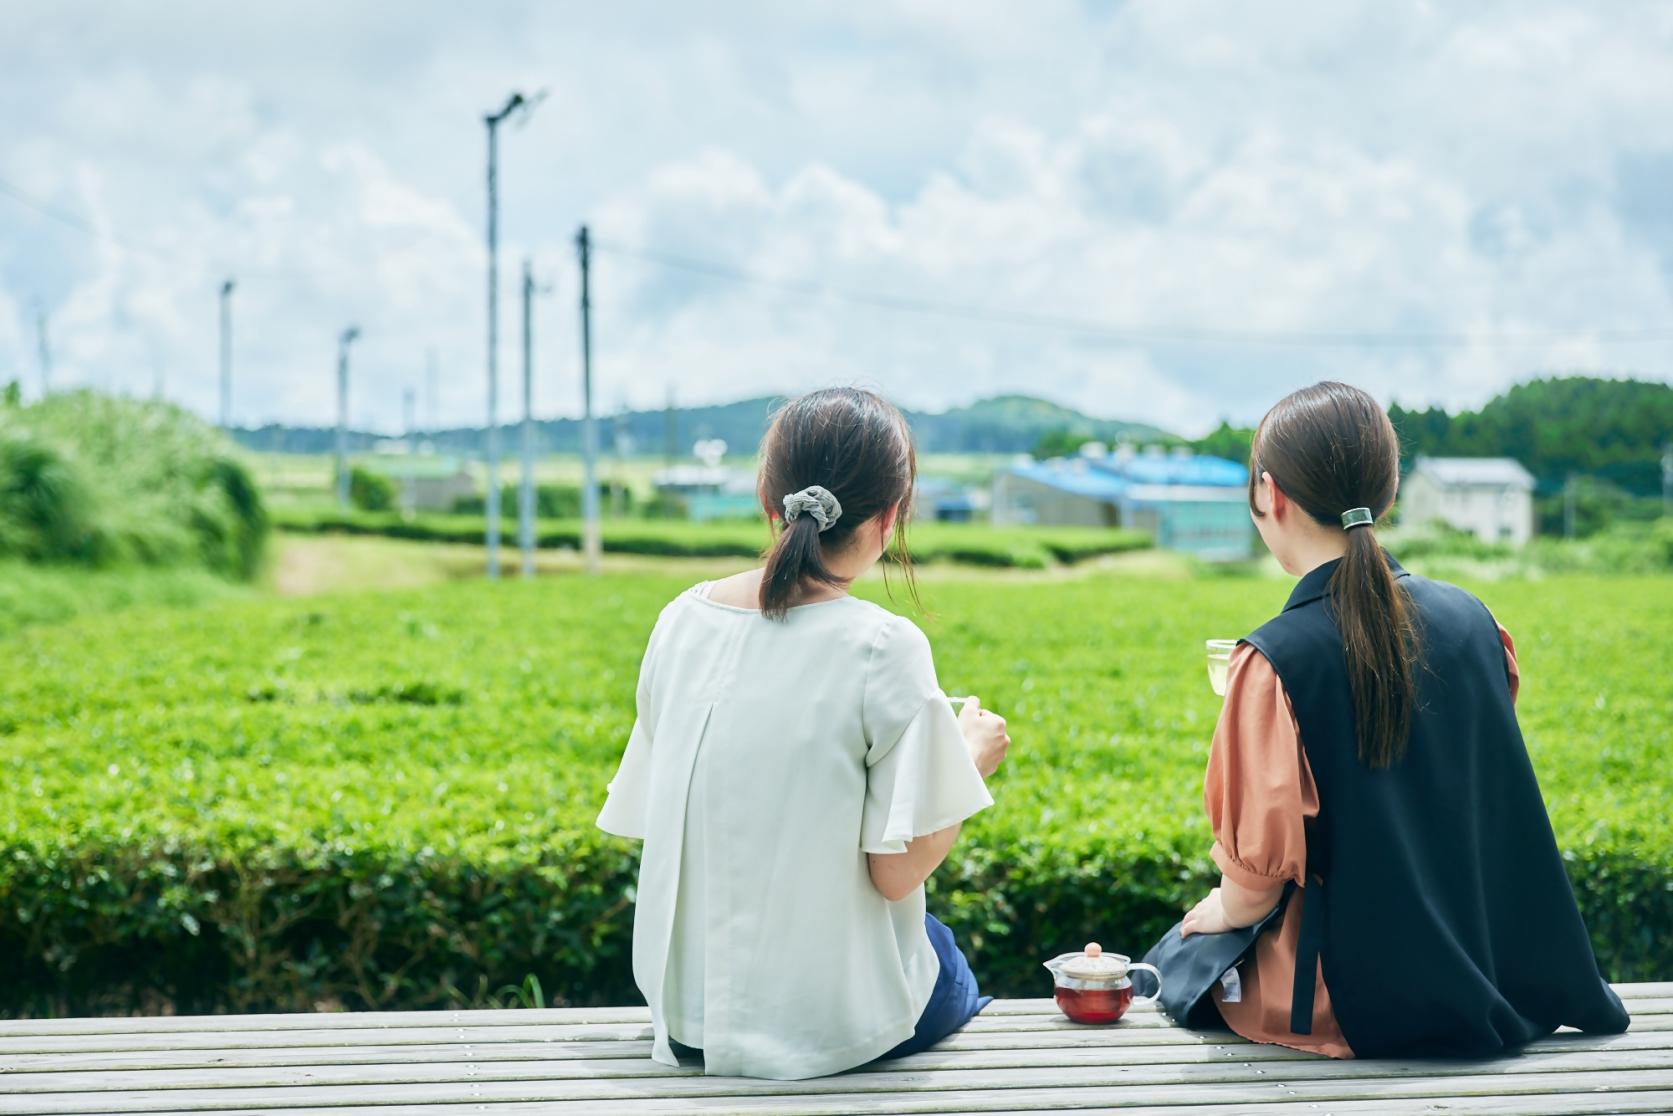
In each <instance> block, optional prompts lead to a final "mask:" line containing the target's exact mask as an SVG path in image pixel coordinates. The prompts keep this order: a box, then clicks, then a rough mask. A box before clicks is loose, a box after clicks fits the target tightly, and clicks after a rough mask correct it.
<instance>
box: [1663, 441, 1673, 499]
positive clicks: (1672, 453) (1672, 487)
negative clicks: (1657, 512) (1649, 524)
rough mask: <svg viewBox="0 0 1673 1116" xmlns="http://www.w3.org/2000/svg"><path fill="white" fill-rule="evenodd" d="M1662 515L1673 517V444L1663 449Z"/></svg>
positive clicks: (1670, 443) (1668, 444)
mask: <svg viewBox="0 0 1673 1116" xmlns="http://www.w3.org/2000/svg"><path fill="white" fill-rule="evenodd" d="M1661 514H1662V515H1666V516H1673V442H1668V443H1667V444H1666V445H1665V446H1663V447H1661Z"/></svg>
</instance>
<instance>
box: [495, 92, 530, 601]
mask: <svg viewBox="0 0 1673 1116" xmlns="http://www.w3.org/2000/svg"><path fill="white" fill-rule="evenodd" d="M542 96H543V94H536V95H535V97H534V99H533V100H532V101H531V100H530V99H529V98H527V97H524V96H523V95H522V94H521V93H513V94H511V96H510V97H509V98H507V99H506V102H505V105H504V107H502V108H501V109H500V111H498V112H491V113H488V114H486V115H485V116H483V118H482V120H483V123H485V124H487V125H488V441H487V445H486V447H485V448H486V451H487V452H486V456H487V467H488V497H487V512H488V528H487V537H486V539H485V540H484V542H485V545H486V546H487V548H488V576H489V577H490V578H497V577H499V576H500V436H499V409H500V380H499V341H500V320H499V313H500V280H499V261H500V194H499V189H500V187H499V163H500V145H499V127H500V124H501V123H503V122H504V121H505V120H506V119H508V118H509V117H511V116H512V115H513V114H514V113H518V112H519V111H521V112H522V113H524V114H527V113H529V112H532V111H533V110H534V106H535V105H536V104H538V103H539V102H540V100H541V97H542Z"/></svg>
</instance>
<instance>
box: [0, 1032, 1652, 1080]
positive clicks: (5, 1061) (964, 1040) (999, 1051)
mask: <svg viewBox="0 0 1673 1116" xmlns="http://www.w3.org/2000/svg"><path fill="white" fill-rule="evenodd" d="M1179 1034H1180V1036H1181V1041H1179V1042H1176V1043H1169V1044H1161V1043H1146V1044H1135V1043H1133V1042H1131V1041H1129V1039H1130V1036H1122V1037H1121V1040H1120V1041H1118V1042H1115V1041H1109V1040H1107V1039H1106V1040H1099V1041H1095V1042H1081V1043H1073V1044H1070V1043H1064V1042H1054V1041H1051V1036H1034V1035H1024V1036H1021V1038H1022V1039H1024V1040H1025V1042H1024V1043H1020V1044H1019V1043H1011V1044H1005V1038H1006V1036H1003V1035H999V1036H977V1037H975V1038H969V1037H966V1036H957V1035H955V1036H954V1037H952V1038H950V1039H947V1040H945V1041H943V1042H941V1043H938V1044H937V1045H936V1046H935V1048H934V1049H932V1050H930V1051H928V1052H926V1053H923V1054H915V1055H913V1056H912V1057H911V1058H907V1059H903V1060H900V1061H897V1062H894V1063H874V1066H873V1067H865V1068H862V1069H861V1070H858V1071H856V1072H868V1070H869V1069H871V1068H875V1067H876V1066H879V1065H881V1066H885V1067H886V1066H889V1065H894V1066H898V1067H901V1068H908V1067H910V1068H921V1067H924V1066H927V1065H929V1064H931V1063H940V1062H942V1061H945V1062H946V1063H947V1064H949V1065H952V1064H970V1065H991V1066H995V1067H998V1066H1009V1065H1056V1064H1062V1065H1083V1064H1086V1063H1088V1062H1095V1061H1099V1060H1104V1061H1108V1062H1110V1063H1112V1064H1113V1063H1115V1062H1120V1063H1122V1064H1163V1063H1168V1062H1209V1061H1233V1060H1236V1061H1243V1062H1275V1061H1302V1060H1307V1059H1312V1058H1314V1057H1315V1055H1312V1054H1305V1053H1302V1052H1301V1051H1299V1050H1291V1049H1289V1048H1288V1047H1284V1046H1260V1045H1256V1044H1254V1043H1249V1042H1245V1041H1244V1040H1242V1039H1240V1038H1237V1037H1236V1036H1235V1035H1224V1036H1221V1037H1222V1038H1223V1040H1224V1041H1222V1042H1218V1043H1214V1042H1206V1041H1203V1039H1202V1038H1200V1037H1198V1036H1196V1035H1193V1034H1192V1033H1191V1032H1179ZM1147 1037H1162V1036H1147ZM995 1042H999V1043H1001V1045H995V1044H994V1043H995ZM1583 1050H1673V1031H1652V1032H1647V1033H1639V1032H1636V1031H1629V1032H1628V1033H1627V1034H1624V1035H1581V1034H1577V1033H1573V1032H1569V1033H1565V1034H1561V1035H1554V1036H1552V1037H1551V1038H1548V1039H1541V1040H1540V1041H1538V1042H1535V1043H1532V1044H1530V1045H1529V1046H1528V1047H1527V1048H1526V1050H1525V1053H1527V1054H1542V1053H1547V1052H1554V1053H1571V1052H1575V1051H1583ZM650 1056H651V1044H650V1043H648V1042H597V1043H540V1042H527V1043H518V1042H498V1043H430V1044H414V1045H406V1046H402V1045H384V1046H379V1045H363V1046H301V1047H260V1048H256V1049H228V1048H225V1047H200V1048H183V1049H175V1050H138V1051H114V1052H109V1053H101V1052H91V1053H70V1054H13V1055H7V1056H0V1074H6V1073H28V1072H41V1071H58V1070H62V1071H68V1072H93V1071H102V1070H136V1069H211V1068H214V1067H217V1066H225V1067H248V1066H333V1065H336V1066H353V1065H390V1066H395V1065H401V1064H403V1063H412V1062H441V1061H458V1060H470V1061H473V1062H514V1061H538V1060H556V1059H577V1060H580V1059H612V1058H620V1059H649V1058H650ZM1056 1059H1061V1062H1058V1061H1056Z"/></svg>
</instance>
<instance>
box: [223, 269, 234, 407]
mask: <svg viewBox="0 0 1673 1116" xmlns="http://www.w3.org/2000/svg"><path fill="white" fill-rule="evenodd" d="M234 286H235V284H234V283H233V281H232V280H231V279H226V280H224V281H222V283H221V429H222V430H231V429H232V289H233V287H234Z"/></svg>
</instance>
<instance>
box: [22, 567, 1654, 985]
mask: <svg viewBox="0 0 1673 1116" xmlns="http://www.w3.org/2000/svg"><path fill="white" fill-rule="evenodd" d="M683 585H684V580H683V579H677V578H669V577H644V576H639V577H627V576H608V577H605V578H603V579H600V580H598V581H589V582H586V583H581V582H577V581H571V580H568V579H556V580H547V581H544V582H541V581H536V582H530V583H500V584H497V585H486V584H481V583H468V584H465V583H462V584H457V585H447V586H442V587H439V588H434V589H428V590H425V591H423V592H391V593H381V594H367V595H363V596H358V597H356V596H340V597H332V598H329V599H322V600H314V601H265V600H238V601H234V602H231V603H228V604H226V605H224V606H218V607H216V608H214V609H212V610H204V609H200V610H193V611H191V612H179V611H163V610H157V611H151V610H130V611H126V612H122V613H119V614H116V615H112V616H109V617H99V618H83V619H78V620H75V621H72V622H70V623H67V624H64V625H60V626H56V627H50V628H45V627H36V628H30V629H26V630H24V631H22V632H19V633H16V634H14V635H13V636H11V637H9V638H8V640H7V642H6V644H5V647H6V650H7V653H8V656H9V657H10V661H11V662H12V663H13V664H14V669H12V670H9V671H6V672H0V738H3V740H4V742H5V747H4V748H3V749H0V966H3V969H0V1014H46V1013H51V1014H65V1013H88V1012H128V1011H135V1010H144V1011H157V1010H163V1009H169V1010H177V1011H219V1010H236V1011H260V1010H297V1009H312V1008H315V1007H318V1006H333V1007H336V1006H340V1007H348V1008H372V1007H384V1008H395V1007H398V1008H422V1007H439V1006H456V1005H464V1004H484V1003H490V1002H493V1001H494V1000H495V998H496V996H497V995H498V994H499V993H500V990H501V989H503V988H505V987H506V986H509V985H516V984H519V983H521V982H522V981H523V980H524V978H525V977H527V976H529V975H531V974H532V975H534V976H536V977H538V979H539V981H540V983H541V985H542V986H543V987H544V989H545V990H546V991H547V992H548V994H549V995H550V997H551V998H552V999H553V1000H562V1001H565V1002H571V1003H582V1004H589V1003H623V1002H633V1001H635V999H636V996H635V993H634V990H633V987H632V981H631V975H630V966H629V960H628V959H629V955H630V948H629V943H630V935H631V923H632V901H633V895H634V870H635V860H634V858H635V856H636V854H637V847H636V846H635V845H634V844H633V843H631V842H624V841H619V840H616V839H614V838H610V837H607V836H605V835H603V834H601V833H599V832H597V831H596V830H595V829H594V828H593V827H592V819H593V817H594V815H595V814H596V812H597V809H598V807H599V805H600V802H601V799H602V795H603V788H604V784H605V782H606V781H607V780H608V778H609V777H610V774H611V772H612V770H613V767H614V764H615V762H616V758H617V756H618V755H619V752H620V748H621V746H622V742H623V741H624V740H625V738H626V736H627V731H628V728H629V726H630V723H631V716H632V712H631V710H632V697H631V695H632V689H633V683H634V677H635V673H636V668H637V662H638V657H639V655H640V653H641V651H642V648H643V640H644V636H645V634H646V633H647V632H648V631H649V628H650V625H651V623H652V621H653V620H654V618H655V616H656V613H657V610H658V609H659V608H660V607H661V606H662V604H663V603H664V602H665V601H667V600H668V599H669V597H671V596H672V595H673V594H675V593H676V592H678V591H679V590H680V589H681V588H682V587H683ZM1286 588H1287V586H1286V584H1285V583H1283V582H1281V581H1276V580H1274V581H1268V580H1261V579H1247V580H1244V581H1239V582H1231V581H1223V580H1213V581H1198V582H1177V581H1147V580H1142V579H1133V578H1088V579H1073V580H1068V579H1065V580H1051V581H1040V580H1023V579H1012V578H988V579H956V580H946V581H937V582H935V583H933V584H929V585H926V586H925V589H926V593H927V596H928V597H929V600H928V604H929V605H930V607H931V608H932V609H933V610H934V612H935V614H936V615H937V617H938V619H937V620H936V621H935V622H934V623H931V624H928V625H926V630H927V631H928V633H929V635H930V638H931V640H932V643H933V645H934V647H935V652H936V660H937V667H938V670H939V673H940V676H941V679H942V682H943V685H944V687H945V688H947V689H948V690H949V691H950V692H954V691H957V692H968V693H977V694H979V695H981V696H982V698H983V700H984V703H985V704H987V705H989V706H991V707H993V708H995V709H997V710H999V711H1001V712H1003V713H1005V715H1006V716H1007V718H1008V720H1009V721H1010V727H1011V734H1012V736H1013V738H1014V739H1015V741H1016V746H1015V747H1014V749H1013V751H1012V754H1011V757H1010V759H1009V760H1008V762H1007V764H1006V766H1005V768H1003V769H1002V771H1001V772H1000V774H999V775H998V776H997V778H996V781H995V785H994V796H995V799H996V805H995V807H994V808H993V809H991V810H989V811H986V812H984V813H983V814H981V815H978V816H977V817H976V818H975V819H973V821H972V822H971V823H970V825H969V826H967V829H966V835H965V837H964V839H963V840H962V841H961V842H960V844H959V846H958V847H957V848H956V849H955V852H954V855H953V857H952V858H951V860H950V861H949V863H948V864H947V865H945V866H944V867H943V868H942V870H941V871H940V872H938V873H937V874H936V876H935V878H934V880H933V881H932V888H931V891H932V897H931V908H932V910H934V911H935V912H936V913H937V914H938V915H940V916H941V917H942V918H943V919H945V920H946V921H947V922H948V923H949V924H950V925H951V926H952V927H953V928H954V930H955V931H956V932H957V933H958V934H959V935H960V937H961V939H963V940H964V941H965V942H966V943H967V944H968V945H969V946H970V948H971V954H972V961H973V964H974V965H975V968H976V970H977V972H978V974H979V975H980V977H981V979H982V980H983V982H984V984H985V986H986V987H987V988H988V990H989V991H992V992H995V993H998V994H1002V995H1039V994H1041V993H1043V992H1044V991H1045V988H1046V987H1047V986H1046V984H1045V981H1046V979H1047V978H1046V975H1045V973H1044V972H1043V970H1041V969H1040V967H1039V965H1040V962H1041V961H1042V960H1043V959H1045V958H1047V957H1050V956H1052V955H1053V954H1055V953H1058V952H1062V951H1063V950H1065V949H1069V948H1073V947H1074V946H1076V945H1078V944H1080V943H1084V942H1085V941H1087V940H1091V939H1096V940H1099V941H1102V942H1105V943H1106V944H1108V945H1109V946H1111V948H1118V949H1121V950H1123V951H1124V952H1129V953H1132V952H1137V951H1142V950H1143V949H1144V948H1145V947H1146V946H1147V945H1148V944H1149V943H1150V942H1151V941H1152V940H1153V939H1154V938H1155V936H1156V935H1157V934H1158V933H1160V932H1161V931H1162V930H1163V929H1164V928H1165V927H1166V926H1167V925H1168V924H1169V923H1170V922H1171V921H1172V920H1173V919H1175V918H1177V917H1178V914H1179V912H1180V911H1181V910H1183V909H1184V908H1185V906H1186V905H1187V904H1188V903H1190V902H1191V901H1193V900H1194V899H1196V898H1198V897H1200V896H1201V894H1202V893H1203V892H1204V891H1205V890H1206V888H1207V887H1208V886H1209V885H1210V884H1211V883H1212V882H1213V869H1212V867H1211V865H1210V863H1209V861H1208V858H1207V855H1206V853H1207V848H1208V844H1209V835H1208V830H1207V825H1206V822H1205V821H1204V819H1203V817H1202V813H1201V790H1200V788H1201V778H1202V764H1203V756H1204V750H1205V748H1206V745H1207V741H1208V736H1209V733H1210V731H1211V729H1212V725H1213V722H1214V717H1215V714H1216V712H1217V708H1218V701H1217V699H1216V698H1214V696H1213V694H1212V693H1211V692H1210V690H1209V688H1208V685H1207V680H1206V676H1205V672H1204V669H1203V662H1202V658H1201V646H1202V644H1201V640H1202V638H1203V637H1204V636H1205V635H1236V634H1238V633H1239V632H1241V631H1247V630H1249V629H1250V628H1252V627H1253V626H1254V625H1255V624H1257V623H1258V622H1259V621H1260V620H1261V619H1263V618H1264V617H1265V616H1266V615H1269V614H1270V613H1271V612H1272V611H1273V610H1275V609H1276V608H1278V607H1279V606H1280V604H1281V603H1282V601H1283V599H1284V595H1285V591H1286ZM865 591H866V592H868V593H870V592H875V591H877V590H876V587H874V586H871V585H867V586H866V587H865ZM1484 594H1485V595H1486V596H1487V599H1488V603H1489V605H1490V606H1491V607H1492V608H1493V610H1494V612H1495V614H1496V615H1498V617H1499V618H1500V619H1501V620H1502V621H1503V622H1504V623H1505V624H1506V625H1507V626H1508V627H1509V628H1510V630H1511V631H1512V633H1513V634H1514V635H1515V636H1516V638H1517V640H1518V646H1519V650H1520V651H1521V666H1522V672H1523V679H1524V688H1523V697H1522V708H1521V713H1522V720H1523V724H1524V728H1525V731H1526V732H1527V734H1528V738H1529V742H1530V748H1531V750H1532V751H1533V754H1534V758H1535V763H1536V767H1537V769H1538V771H1539V774H1540V776H1541V781H1542V786H1543V788H1544V790H1545V793H1546V796H1547V799H1548V801H1549V803H1550V807H1551V812H1552V819H1553V824H1554V826H1555V828H1556V831H1557V833H1558V836H1559V840H1560V842H1561V843H1562V845H1563V847H1564V849H1565V855H1566V856H1567V858H1568V864H1569V868H1570V874H1571V877H1572V879H1573V881H1574V885H1575V888H1576V891H1577V893H1578V895H1579V897H1580V902H1581V905H1582V907H1583V909H1584V911H1585V914H1586V916H1587V919H1588V921H1589V924H1590V927H1591V930H1592V934H1593V938H1594V942H1595V943H1596V945H1597V948H1598V952H1599V956H1600V958H1601V960H1602V962H1603V965H1604V968H1605V971H1606V972H1607V973H1608V974H1609V975H1610V976H1611V977H1613V978H1615V979H1619V980H1629V979H1667V978H1668V977H1669V976H1673V936H1670V935H1668V933H1667V927H1669V926H1673V823H1670V822H1669V820H1668V817H1667V812H1666V808H1665V804H1666V801H1667V800H1668V798H1669V797H1670V795H1673V773H1670V772H1669V769H1668V767H1667V765H1666V763H1665V757H1664V755H1663V752H1662V749H1663V740H1664V738H1665V731H1666V725H1667V715H1668V711H1667V704H1666V685H1665V675H1664V668H1663V664H1664V663H1665V660H1666V658H1667V656H1668V654H1669V653H1670V652H1673V647H1670V646H1669V641H1670V639H1673V633H1670V632H1669V631H1668V629H1667V627H1666V625H1665V624H1664V623H1661V622H1660V621H1659V617H1661V616H1664V615H1666V613H1667V610H1668V609H1669V608H1670V607H1673V580H1670V579H1665V578H1664V579H1635V580H1626V581H1618V582H1617V581H1606V580H1599V579H1567V578H1551V579H1547V580H1544V581H1541V582H1538V583H1527V584H1516V583H1505V584H1500V585H1496V586H1488V587H1484ZM1600 618H1606V621H1600ZM142 647H143V648H144V649H145V653H144V654H143V655H140V654H137V653H136V651H135V649H136V648H142Z"/></svg>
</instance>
